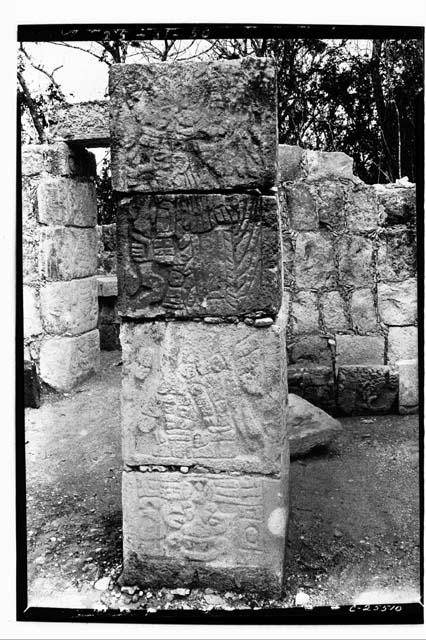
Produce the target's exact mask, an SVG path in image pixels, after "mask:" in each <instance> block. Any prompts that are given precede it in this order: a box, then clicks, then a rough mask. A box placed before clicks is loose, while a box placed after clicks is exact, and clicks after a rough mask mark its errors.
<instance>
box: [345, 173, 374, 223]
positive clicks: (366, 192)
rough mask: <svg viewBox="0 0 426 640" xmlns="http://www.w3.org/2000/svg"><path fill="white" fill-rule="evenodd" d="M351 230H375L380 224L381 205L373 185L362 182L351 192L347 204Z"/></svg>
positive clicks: (347, 216) (347, 215) (347, 218)
mask: <svg viewBox="0 0 426 640" xmlns="http://www.w3.org/2000/svg"><path fill="white" fill-rule="evenodd" d="M346 220H347V226H348V229H349V231H352V232H354V231H355V232H357V231H374V230H375V229H377V227H378V226H379V206H378V201H377V195H376V191H375V189H374V187H373V186H370V185H365V184H363V183H362V184H360V185H357V186H356V187H355V188H354V189H353V191H352V192H351V193H350V195H349V198H348V201H347V204H346Z"/></svg>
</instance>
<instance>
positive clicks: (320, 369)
mask: <svg viewBox="0 0 426 640" xmlns="http://www.w3.org/2000/svg"><path fill="white" fill-rule="evenodd" d="M287 373H288V375H287V381H288V390H289V393H294V394H296V395H298V396H301V397H302V398H304V399H305V400H308V402H311V403H312V404H313V405H315V406H316V407H321V408H322V409H325V410H326V411H331V412H333V411H334V410H335V408H336V397H335V396H336V394H335V388H334V373H333V368H332V364H331V361H330V364H329V365H328V366H323V365H312V364H311V365H309V367H308V368H305V367H300V366H297V365H291V366H289V367H288V371H287Z"/></svg>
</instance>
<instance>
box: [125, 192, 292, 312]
mask: <svg viewBox="0 0 426 640" xmlns="http://www.w3.org/2000/svg"><path fill="white" fill-rule="evenodd" d="M118 256H119V260H118V289H119V310H120V312H121V313H122V314H123V315H125V316H128V317H133V318H139V317H159V316H176V317H183V316H185V317H191V316H218V315H219V316H223V315H243V314H247V313H253V312H256V311H263V312H265V313H266V314H268V315H270V314H275V313H276V312H277V311H278V309H279V306H280V303H281V300H280V297H281V296H280V293H281V282H280V277H279V269H278V268H279V264H280V262H281V256H280V243H279V231H278V211H277V200H276V198H275V197H273V196H268V197H259V196H255V195H247V194H245V195H244V194H232V195H219V194H207V195H204V194H203V195H195V194H181V195H160V196H151V195H142V194H138V195H136V196H132V197H130V198H124V199H123V200H122V201H121V204H120V215H119V220H118Z"/></svg>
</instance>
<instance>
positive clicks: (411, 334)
mask: <svg viewBox="0 0 426 640" xmlns="http://www.w3.org/2000/svg"><path fill="white" fill-rule="evenodd" d="M418 349H419V348H418V342H417V327H389V334H388V354H387V356H388V357H387V359H388V364H390V365H395V363H396V362H397V361H398V360H412V359H413V358H414V359H417V358H418Z"/></svg>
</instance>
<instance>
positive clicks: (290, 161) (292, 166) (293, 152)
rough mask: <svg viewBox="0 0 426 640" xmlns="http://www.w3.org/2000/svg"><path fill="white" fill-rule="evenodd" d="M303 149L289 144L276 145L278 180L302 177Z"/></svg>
mask: <svg viewBox="0 0 426 640" xmlns="http://www.w3.org/2000/svg"><path fill="white" fill-rule="evenodd" d="M304 157H305V150H304V149H302V148H301V147H297V146H293V145H290V144H280V145H278V181H279V182H280V183H281V184H282V183H284V182H292V181H294V180H299V179H300V178H303V177H304V170H303V162H304Z"/></svg>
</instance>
